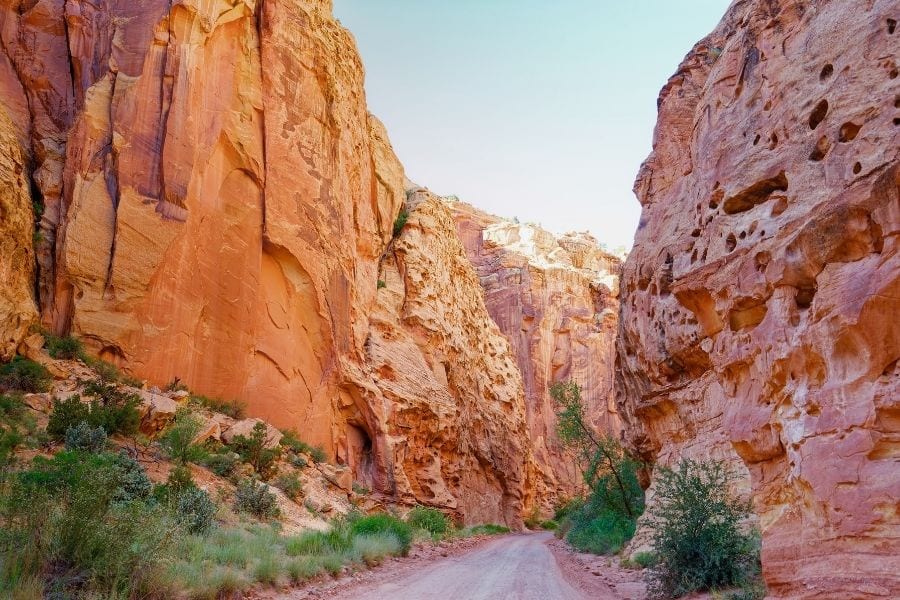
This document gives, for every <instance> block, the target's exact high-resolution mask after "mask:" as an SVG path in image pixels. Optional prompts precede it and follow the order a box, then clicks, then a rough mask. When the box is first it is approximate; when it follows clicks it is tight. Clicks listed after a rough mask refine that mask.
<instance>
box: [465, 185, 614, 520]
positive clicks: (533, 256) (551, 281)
mask: <svg viewBox="0 0 900 600" xmlns="http://www.w3.org/2000/svg"><path fill="white" fill-rule="evenodd" d="M448 206H449V207H450V210H451V211H452V212H453V216H454V218H455V219H456V225H457V229H458V230H459V237H460V239H461V240H462V243H463V245H464V246H465V248H466V253H467V254H468V256H469V259H470V260H471V261H472V264H473V265H475V270H476V271H477V273H478V277H479V279H480V281H481V285H482V287H483V288H484V295H485V303H486V305H487V310H488V312H489V313H490V315H491V317H492V318H493V319H494V321H495V322H496V323H497V324H498V325H499V326H500V329H501V331H502V332H503V334H504V335H505V336H506V337H507V338H508V339H509V341H510V344H511V345H512V349H513V352H514V354H515V357H516V362H517V364H518V366H519V370H520V372H521V373H522V379H523V383H524V386H525V405H526V409H527V420H528V428H529V436H530V438H531V442H532V445H533V448H534V458H535V462H536V465H537V467H538V469H539V471H540V480H539V482H538V483H539V486H540V490H541V493H540V494H539V495H540V497H541V498H542V499H543V500H544V501H545V504H546V505H547V506H548V507H549V505H550V504H552V502H554V501H557V500H559V499H561V498H564V497H566V496H572V495H574V494H575V493H576V492H578V491H580V490H581V486H582V480H581V474H580V472H579V469H578V468H577V464H576V463H575V461H574V460H573V456H571V454H570V453H568V452H566V451H565V449H564V448H562V447H561V445H560V442H559V440H558V439H557V436H556V418H555V416H554V413H555V407H554V405H553V400H552V398H551V397H550V394H549V388H550V386H551V385H552V384H553V383H555V382H558V381H563V380H568V379H573V380H575V381H577V382H578V383H579V384H580V385H581V387H582V394H583V397H584V399H585V403H586V406H587V408H588V410H589V415H588V416H589V417H590V420H591V421H592V422H593V424H594V425H595V426H596V427H597V429H598V430H600V431H604V432H608V433H610V434H612V435H614V436H618V435H619V434H620V432H621V425H620V422H619V418H618V414H617V412H616V407H615V399H614V395H613V366H614V362H615V336H616V326H617V323H618V312H619V304H618V291H619V290H618V283H619V282H618V276H619V270H620V268H621V261H620V260H619V259H618V258H617V257H615V256H613V255H612V254H609V253H607V252H605V251H604V250H602V249H601V248H600V245H599V244H598V243H597V241H596V240H595V239H594V238H592V237H591V236H590V235H587V234H577V233H569V234H566V235H563V236H559V237H557V236H554V235H553V234H551V233H550V232H548V231H545V230H544V229H542V228H540V227H539V226H536V225H532V224H520V223H515V222H513V221H508V220H504V219H500V218H497V217H494V216H492V215H488V214H486V213H484V212H482V211H479V210H478V209H476V208H474V207H473V206H471V205H469V204H465V203H463V202H458V201H449V202H448Z"/></svg>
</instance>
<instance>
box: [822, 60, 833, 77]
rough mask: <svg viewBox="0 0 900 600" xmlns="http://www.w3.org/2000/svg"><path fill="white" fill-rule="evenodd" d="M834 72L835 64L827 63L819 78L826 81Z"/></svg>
mask: <svg viewBox="0 0 900 600" xmlns="http://www.w3.org/2000/svg"><path fill="white" fill-rule="evenodd" d="M833 73H834V66H833V65H832V64H831V63H828V64H826V65H825V66H824V67H822V72H821V73H819V79H820V80H821V81H825V80H826V79H828V78H829V77H831V75H832V74H833Z"/></svg>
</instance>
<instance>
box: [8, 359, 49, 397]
mask: <svg viewBox="0 0 900 600" xmlns="http://www.w3.org/2000/svg"><path fill="white" fill-rule="evenodd" d="M52 381H53V378H52V377H51V376H50V371H48V370H47V369H46V368H45V367H44V366H43V365H41V364H38V363H36V362H34V361H33V360H29V359H27V358H25V357H23V356H16V357H14V358H13V359H12V360H11V361H10V362H8V363H6V364H5V365H2V366H0V390H20V391H23V392H33V393H39V392H46V391H48V390H49V389H50V383H51V382H52Z"/></svg>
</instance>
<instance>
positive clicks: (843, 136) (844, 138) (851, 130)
mask: <svg viewBox="0 0 900 600" xmlns="http://www.w3.org/2000/svg"><path fill="white" fill-rule="evenodd" d="M861 128H862V125H857V124H856V123H854V122H853V121H847V122H846V123H844V124H843V125H841V130H840V132H838V141H839V142H852V141H853V140H854V139H856V135H857V134H858V133H859V130H860V129H861Z"/></svg>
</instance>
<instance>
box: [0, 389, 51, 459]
mask: <svg viewBox="0 0 900 600" xmlns="http://www.w3.org/2000/svg"><path fill="white" fill-rule="evenodd" d="M45 437H46V435H45V434H44V432H43V431H42V430H40V429H39V428H38V425H37V420H36V419H35V417H34V415H32V414H31V412H30V411H29V410H28V409H27V408H26V406H25V402H24V401H23V399H22V396H21V395H20V394H0V471H2V470H3V469H6V468H8V467H9V466H11V465H12V464H13V463H14V462H15V461H16V456H15V452H16V450H17V449H18V448H19V447H21V446H27V447H29V448H37V447H39V446H41V445H42V444H43V443H45V442H46V439H45Z"/></svg>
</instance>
